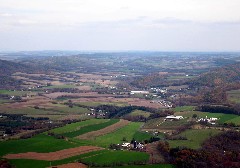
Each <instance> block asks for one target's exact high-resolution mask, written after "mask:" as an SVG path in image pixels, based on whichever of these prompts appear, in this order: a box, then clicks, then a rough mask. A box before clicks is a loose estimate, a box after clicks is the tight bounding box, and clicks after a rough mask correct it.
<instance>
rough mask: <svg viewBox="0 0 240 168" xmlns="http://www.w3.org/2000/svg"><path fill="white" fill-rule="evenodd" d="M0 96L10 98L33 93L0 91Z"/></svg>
mask: <svg viewBox="0 0 240 168" xmlns="http://www.w3.org/2000/svg"><path fill="white" fill-rule="evenodd" d="M0 94H7V95H10V96H23V95H26V94H29V95H35V93H34V92H31V91H13V90H0Z"/></svg>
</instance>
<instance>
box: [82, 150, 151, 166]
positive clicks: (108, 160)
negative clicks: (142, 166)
mask: <svg viewBox="0 0 240 168" xmlns="http://www.w3.org/2000/svg"><path fill="white" fill-rule="evenodd" d="M148 159H149V155H148V154H147V153H144V152H133V151H109V152H106V153H103V154H99V155H95V156H91V157H86V158H82V159H81V162H82V163H85V164H88V165H93V166H111V167H112V166H114V165H117V164H133V163H137V162H139V163H145V162H147V161H148Z"/></svg>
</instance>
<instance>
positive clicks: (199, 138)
mask: <svg viewBox="0 0 240 168" xmlns="http://www.w3.org/2000/svg"><path fill="white" fill-rule="evenodd" d="M220 132H221V131H219V130H216V129H198V130H195V129H191V130H186V131H184V132H182V133H180V134H179V135H181V136H184V137H187V140H168V142H169V144H170V147H171V148H174V147H178V146H185V147H188V148H192V149H198V148H200V147H201V144H202V143H203V142H204V141H205V140H206V139H208V138H210V137H211V136H214V135H217V134H218V133H220Z"/></svg>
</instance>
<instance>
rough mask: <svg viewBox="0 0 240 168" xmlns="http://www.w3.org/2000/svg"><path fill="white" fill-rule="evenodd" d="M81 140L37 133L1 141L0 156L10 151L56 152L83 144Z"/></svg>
mask: <svg viewBox="0 0 240 168" xmlns="http://www.w3.org/2000/svg"><path fill="white" fill-rule="evenodd" d="M81 145H83V144H81V142H80V141H78V142H74V143H73V142H70V141H64V140H63V139H56V138H54V137H51V136H47V135H44V134H39V135H36V136H34V137H32V138H29V139H20V140H9V141H3V142H0V149H1V150H0V156H3V155H5V154H8V153H24V152H42V153H47V152H54V151H58V150H62V149H68V148H73V147H77V146H81Z"/></svg>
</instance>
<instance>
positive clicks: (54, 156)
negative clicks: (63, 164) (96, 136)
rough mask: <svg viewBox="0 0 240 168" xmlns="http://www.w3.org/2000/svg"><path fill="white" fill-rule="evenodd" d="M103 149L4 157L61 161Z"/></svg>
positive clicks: (76, 149)
mask: <svg viewBox="0 0 240 168" xmlns="http://www.w3.org/2000/svg"><path fill="white" fill-rule="evenodd" d="M102 149H103V148H101V147H96V146H80V147H77V148H70V149H64V150H60V151H56V152H50V153H37V152H27V153H18V154H8V155H6V156H4V158H7V159H33V160H46V161H53V160H61V159H65V158H69V157H72V156H76V155H80V154H84V153H88V152H92V151H97V150H102Z"/></svg>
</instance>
